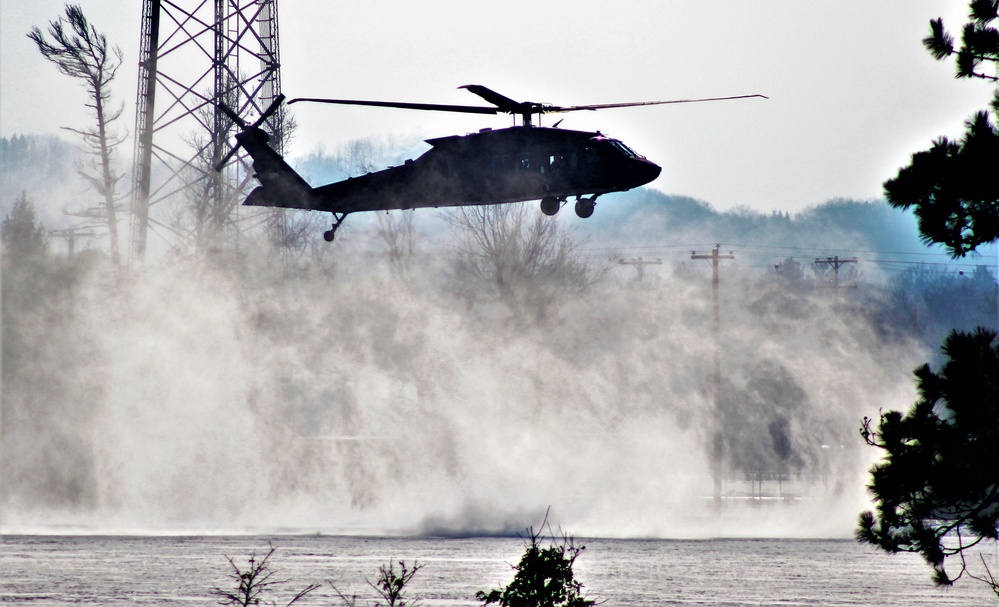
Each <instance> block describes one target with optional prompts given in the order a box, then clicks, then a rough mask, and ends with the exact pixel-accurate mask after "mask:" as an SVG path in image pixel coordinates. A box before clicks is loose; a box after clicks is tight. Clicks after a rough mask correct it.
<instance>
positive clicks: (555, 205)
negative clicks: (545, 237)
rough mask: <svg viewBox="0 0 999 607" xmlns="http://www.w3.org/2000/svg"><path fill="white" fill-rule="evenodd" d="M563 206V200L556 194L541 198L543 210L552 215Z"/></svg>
mask: <svg viewBox="0 0 999 607" xmlns="http://www.w3.org/2000/svg"><path fill="white" fill-rule="evenodd" d="M561 208H562V201H561V200H559V199H558V198H555V197H554V196H545V197H544V198H542V199H541V212H542V213H544V214H545V215H548V216H549V217H551V216H552V215H554V214H555V213H558V210H559V209H561Z"/></svg>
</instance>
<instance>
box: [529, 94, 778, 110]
mask: <svg viewBox="0 0 999 607" xmlns="http://www.w3.org/2000/svg"><path fill="white" fill-rule="evenodd" d="M752 97H762V98H763V99H770V97H767V96H766V95H735V96H734V97H704V98H703V99H674V100H672V101H636V102H633V103H603V104H597V105H570V106H563V107H559V106H545V107H544V108H543V111H544V112H545V113H559V112H575V111H578V110H606V109H610V108H616V107H636V106H640V105H667V104H673V103H700V102H702V101H728V100H730V99H750V98H752Z"/></svg>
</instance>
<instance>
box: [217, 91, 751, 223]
mask: <svg viewBox="0 0 999 607" xmlns="http://www.w3.org/2000/svg"><path fill="white" fill-rule="evenodd" d="M459 88H461V89H466V90H468V91H469V92H471V93H473V94H475V95H478V96H479V97H481V98H482V99H484V100H485V101H486V102H488V103H489V104H491V105H490V106H468V105H445V104H436V103H407V102H396V101H370V100H356V99H323V98H311V97H304V98H296V99H292V100H290V101H288V104H289V105H291V104H293V103H302V102H305V103H326V104H339V105H363V106H373V107H385V108H401V109H413V110H430V111H441V112H460V113H470V114H500V113H506V114H512V115H514V116H519V117H520V119H521V124H520V125H519V126H512V127H507V128H501V129H491V128H483V129H481V130H479V131H478V132H474V133H469V134H467V135H451V136H446V137H437V138H434V139H427V140H426V142H427V143H428V144H430V146H431V149H429V150H427V151H426V152H424V153H423V154H422V155H421V156H419V157H418V158H416V159H415V160H406V161H405V163H403V164H402V165H400V166H396V167H389V168H387V169H384V170H381V171H375V172H371V173H367V174H365V175H361V176H358V177H351V178H348V179H345V180H343V181H338V182H335V183H330V184H327V185H323V186H318V187H312V186H310V185H309V184H308V182H306V181H305V179H303V178H302V176H301V175H299V174H298V173H296V172H295V170H294V169H292V168H291V166H289V165H288V163H287V162H285V160H284V159H283V158H282V157H281V155H280V154H278V153H277V152H276V151H275V150H274V149H273V148H272V147H271V146H270V145H269V144H268V141H269V139H270V135H269V134H268V133H266V132H265V131H264V130H263V129H262V128H261V125H262V124H263V123H264V121H265V120H267V118H269V117H270V116H271V115H273V114H274V112H276V111H277V110H278V109H279V108H280V106H281V104H282V103H284V101H285V97H284V95H279V96H278V97H276V98H275V99H274V102H273V103H272V104H271V105H270V106H269V107H268V108H267V109H266V110H265V111H264V112H263V114H261V116H260V117H259V118H258V119H257V120H256V121H255V122H253V123H247V122H246V121H244V120H243V119H242V118H240V117H239V116H238V115H237V114H236V113H235V112H234V111H233V110H232V109H230V108H229V107H227V106H225V105H224V104H220V105H219V108H220V109H221V110H222V111H223V112H224V113H225V114H226V115H227V116H228V117H229V118H230V119H231V120H232V121H233V122H234V123H235V124H236V125H237V126H238V127H239V129H240V131H239V132H238V133H237V134H236V135H235V138H236V145H235V146H234V147H233V148H232V149H231V150H230V151H229V152H228V153H227V154H226V155H225V156H224V157H223V158H222V160H221V161H220V162H219V163H218V164H217V165H216V167H215V169H216V170H218V171H221V170H222V168H223V167H224V166H225V165H226V164H227V163H228V162H229V160H230V159H231V158H232V156H233V154H235V153H236V151H237V150H238V149H239V148H240V147H242V148H243V149H245V150H246V152H247V154H249V156H250V158H251V159H252V160H253V170H254V177H256V179H257V181H259V182H260V185H259V186H258V187H257V188H255V189H254V190H253V191H252V192H251V193H250V195H249V196H247V198H246V200H245V201H244V202H243V204H244V205H247V206H262V207H277V208H285V209H303V210H309V211H322V212H328V213H332V214H333V224H332V227H331V228H330V229H329V230H327V231H326V232H325V233H324V234H323V237H324V238H325V240H326V241H327V242H332V241H333V239H334V236H335V234H336V230H337V228H339V227H340V225H341V224H342V223H343V221H344V219H345V218H346V217H347V215H349V214H350V213H358V212H362V211H389V210H400V209H416V208H428V207H433V208H437V207H458V206H473V205H492V204H504V203H512V202H523V201H528V200H540V204H541V212H542V213H544V214H545V215H549V216H551V215H555V214H556V213H558V212H559V210H560V209H561V208H562V207H563V205H565V204H566V203H567V201H568V200H569V198H572V197H574V198H575V204H574V207H575V212H576V215H578V216H579V217H581V218H584V219H585V218H588V217H590V216H591V215H593V211H594V208H595V206H596V202H597V197H599V196H601V195H603V194H607V193H610V192H623V191H626V190H630V189H632V188H636V187H639V186H642V185H645V184H647V183H649V182H651V181H653V180H654V179H655V178H656V177H658V176H659V174H660V172H661V171H662V168H661V167H660V166H659V165H657V164H655V163H654V162H652V161H650V160H649V159H647V158H646V157H644V156H642V155H640V154H638V153H637V152H635V151H634V150H632V149H631V148H630V147H628V146H627V145H625V144H624V143H623V142H622V141H621V140H619V139H615V138H612V137H608V136H606V135H604V134H602V133H601V132H599V131H596V132H591V131H574V130H569V129H560V128H558V125H559V124H560V123H561V122H562V121H561V120H559V121H558V122H557V123H555V124H554V125H553V126H551V127H542V126H535V124H534V117H535V116H538V117H539V118H540V116H541V115H543V114H551V113H564V112H574V111H582V110H599V109H609V108H622V107H634V106H645V105H664V104H676V103H697V102H704V101H724V100H733V99H747V98H751V97H762V98H764V99H767V97H766V96H765V95H759V94H754V95H737V96H732V97H711V98H702V99H679V100H672V101H639V102H634V103H609V104H601V105H576V106H557V105H551V104H544V103H535V102H530V101H522V102H521V101H515V100H513V99H511V98H509V97H506V96H504V95H502V94H500V93H497V92H495V91H493V90H491V89H489V88H486V87H485V86H482V85H478V84H470V85H465V86H462V87H459Z"/></svg>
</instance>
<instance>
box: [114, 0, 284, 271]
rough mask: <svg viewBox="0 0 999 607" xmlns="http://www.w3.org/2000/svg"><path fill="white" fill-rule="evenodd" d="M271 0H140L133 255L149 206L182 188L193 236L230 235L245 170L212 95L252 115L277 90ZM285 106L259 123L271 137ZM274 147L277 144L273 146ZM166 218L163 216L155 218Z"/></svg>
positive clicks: (140, 251) (140, 246)
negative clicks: (231, 158) (231, 153)
mask: <svg viewBox="0 0 999 607" xmlns="http://www.w3.org/2000/svg"><path fill="white" fill-rule="evenodd" d="M280 67H281V62H280V55H279V52H278V18H277V0H143V9H142V40H141V44H140V62H139V83H138V96H137V102H136V114H135V116H136V117H135V161H134V168H133V182H132V183H133V194H132V226H131V235H132V239H131V240H132V257H133V259H135V260H138V261H142V260H143V259H144V257H145V253H146V244H147V235H148V232H149V226H150V222H152V223H153V224H154V225H161V226H162V225H163V224H161V223H159V222H156V221H154V220H151V219H150V213H149V211H150V208H152V207H154V206H155V205H157V204H159V203H161V202H163V201H164V200H166V199H168V198H170V197H174V196H186V197H188V198H187V199H186V200H187V201H188V202H189V204H191V205H192V208H194V209H195V211H194V222H193V224H194V227H193V232H194V233H192V234H185V235H187V236H192V237H194V238H198V239H200V238H201V237H204V236H208V237H209V238H222V237H223V236H224V234H225V233H226V230H230V229H231V230H232V232H231V234H230V235H233V236H236V237H238V233H239V230H238V227H237V226H236V222H235V219H236V217H235V211H236V209H237V208H238V204H239V202H240V201H241V199H242V197H243V196H244V193H245V192H244V190H245V188H246V186H247V183H248V182H249V180H250V178H251V176H252V170H251V169H250V164H249V160H248V158H247V157H246V156H245V155H244V154H243V153H238V154H237V155H236V156H235V162H232V163H230V164H229V165H228V166H227V167H226V168H225V169H224V170H223V171H222V172H221V173H220V172H216V171H214V170H213V167H214V166H215V164H216V163H217V162H218V161H219V159H221V158H222V157H223V156H224V155H225V154H226V152H227V151H228V149H229V147H230V141H231V135H232V134H233V128H234V127H233V123H232V121H231V120H230V119H229V118H228V117H227V116H225V114H223V113H222V111H221V110H219V108H218V104H219V102H223V103H225V104H226V105H227V106H229V107H231V108H233V109H234V110H235V111H236V113H237V114H239V115H241V116H246V117H248V118H253V117H255V116H258V115H260V114H261V113H263V111H264V109H266V108H267V107H268V106H269V105H270V104H271V102H272V101H273V100H274V98H275V97H277V96H278V95H279V94H280V93H281V76H280ZM283 123H284V112H283V111H279V112H277V113H275V114H274V115H273V116H272V117H271V118H270V119H269V120H268V122H267V124H266V127H265V128H266V129H267V130H268V131H269V132H271V133H272V134H273V135H274V139H273V141H275V142H276V145H278V146H280V144H281V142H282V141H283V137H282V133H281V125H282V124H283ZM278 151H279V152H280V148H278ZM164 227H166V226H164Z"/></svg>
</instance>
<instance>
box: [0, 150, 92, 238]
mask: <svg viewBox="0 0 999 607" xmlns="http://www.w3.org/2000/svg"><path fill="white" fill-rule="evenodd" d="M82 159H83V157H82V155H81V152H80V149H79V148H78V147H77V146H76V145H75V144H74V143H73V142H71V141H69V140H66V139H63V138H60V137H56V136H55V135H13V136H12V137H0V212H2V214H3V215H6V214H7V212H8V211H10V208H11V205H13V203H14V200H16V199H17V197H18V196H20V195H21V193H22V192H23V193H26V194H27V195H28V197H29V198H30V199H31V200H33V201H35V203H36V208H37V210H38V214H39V216H40V218H41V219H42V220H43V221H45V222H46V223H51V222H53V221H61V220H64V217H62V215H63V209H64V208H65V207H66V206H67V205H70V204H71V203H73V202H75V199H77V198H79V196H80V195H81V194H83V193H85V192H86V191H87V188H86V184H84V183H83V181H82V180H81V179H80V178H79V177H78V175H77V168H76V167H77V165H78V163H79V162H80V161H81V160H82Z"/></svg>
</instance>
